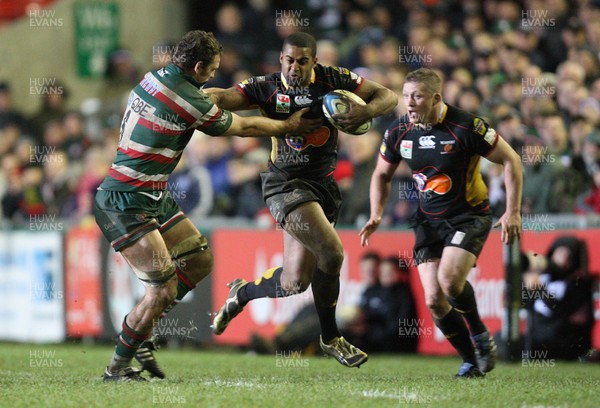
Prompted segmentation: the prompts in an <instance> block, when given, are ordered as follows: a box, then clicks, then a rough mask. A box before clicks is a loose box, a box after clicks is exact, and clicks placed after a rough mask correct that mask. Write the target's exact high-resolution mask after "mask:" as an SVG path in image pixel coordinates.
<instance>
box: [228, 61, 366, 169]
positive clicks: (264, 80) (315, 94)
mask: <svg viewBox="0 0 600 408" xmlns="http://www.w3.org/2000/svg"><path fill="white" fill-rule="evenodd" d="M362 83H363V78H362V77H360V76H358V75H357V74H355V73H354V72H351V71H350V70H349V69H347V68H341V67H325V66H323V65H320V64H317V65H316V66H315V68H314V70H313V73H312V77H311V81H310V84H309V85H308V86H306V87H293V86H289V85H290V84H288V83H287V81H286V80H285V77H284V76H283V75H282V73H281V72H275V73H272V74H269V75H266V76H255V77H252V78H249V79H246V80H244V81H242V82H240V83H239V84H237V86H236V87H237V89H238V90H239V91H240V92H241V93H242V94H243V95H244V96H245V97H246V99H247V100H248V102H249V103H250V104H251V105H257V106H258V107H259V108H260V110H261V111H262V113H263V115H265V116H267V117H269V118H272V119H280V120H284V119H286V118H288V117H289V116H291V115H292V114H293V113H294V112H297V111H298V110H300V109H302V108H305V107H309V108H310V111H309V112H308V113H307V114H305V116H306V117H307V118H323V119H324V120H323V126H321V127H320V128H319V129H317V130H315V131H314V132H312V133H310V134H308V135H295V134H283V135H272V138H271V144H272V147H271V159H270V162H271V163H270V165H271V166H275V167H276V168H277V169H279V170H281V171H284V172H286V173H287V174H288V175H289V177H291V178H295V177H300V178H308V179H320V178H322V177H326V176H328V175H330V174H332V173H333V170H334V169H335V166H336V163H337V139H338V134H337V129H336V128H335V127H333V126H332V125H331V124H330V123H329V121H327V119H325V115H324V114H323V108H322V103H323V96H324V95H325V94H326V93H328V92H330V91H333V90H334V89H345V90H348V91H352V92H355V91H356V90H357V89H358V88H359V87H360V86H361V85H362Z"/></svg>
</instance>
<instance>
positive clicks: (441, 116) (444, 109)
mask: <svg viewBox="0 0 600 408" xmlns="http://www.w3.org/2000/svg"><path fill="white" fill-rule="evenodd" d="M446 113H448V105H446V104H445V103H444V102H442V109H440V113H439V115H438V121H437V123H442V122H443V121H444V119H445V118H446Z"/></svg>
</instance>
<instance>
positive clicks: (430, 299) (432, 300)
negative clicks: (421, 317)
mask: <svg viewBox="0 0 600 408" xmlns="http://www.w3.org/2000/svg"><path fill="white" fill-rule="evenodd" d="M425 304H426V305H427V308H428V309H429V311H430V312H431V314H432V315H434V316H437V315H438V314H440V313H441V312H443V311H444V309H445V304H444V300H443V299H442V298H441V297H439V296H427V297H425Z"/></svg>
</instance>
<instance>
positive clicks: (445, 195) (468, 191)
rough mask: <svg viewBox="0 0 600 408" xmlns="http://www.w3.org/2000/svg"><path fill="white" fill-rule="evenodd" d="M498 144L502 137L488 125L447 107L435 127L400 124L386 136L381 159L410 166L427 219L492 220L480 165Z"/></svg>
mask: <svg viewBox="0 0 600 408" xmlns="http://www.w3.org/2000/svg"><path fill="white" fill-rule="evenodd" d="M497 142H498V135H497V134H496V131H495V130H494V129H492V128H491V127H490V126H489V125H488V124H487V123H485V122H484V121H483V119H481V118H478V117H476V116H473V115H471V114H469V113H467V112H463V111H461V110H459V109H457V108H455V107H453V106H449V105H444V106H443V108H442V110H441V112H440V117H439V120H438V122H437V123H436V124H434V125H433V126H429V127H425V126H419V125H418V124H415V123H412V122H411V121H410V119H409V117H408V115H405V116H403V117H402V118H400V120H399V121H398V122H397V123H396V124H395V125H393V126H392V127H391V128H390V129H388V130H387V131H386V132H385V134H384V138H383V142H382V144H381V148H380V154H381V157H382V158H383V159H384V160H386V161H387V162H389V163H394V164H397V163H399V162H400V161H401V160H405V161H406V162H407V164H408V166H409V167H410V169H411V170H412V177H413V180H414V181H415V184H416V186H417V189H418V191H419V193H420V196H421V197H422V199H421V200H419V204H420V211H421V212H422V213H423V214H424V215H425V216H426V217H429V218H439V217H440V216H444V217H451V216H453V215H457V214H465V213H471V212H472V213H479V214H488V213H489V201H488V194H487V187H486V185H485V183H484V182H483V178H482V176H481V173H480V171H479V161H480V157H481V156H483V157H485V156H487V155H488V154H489V153H490V152H491V151H492V150H493V148H494V147H495V146H496V143H497Z"/></svg>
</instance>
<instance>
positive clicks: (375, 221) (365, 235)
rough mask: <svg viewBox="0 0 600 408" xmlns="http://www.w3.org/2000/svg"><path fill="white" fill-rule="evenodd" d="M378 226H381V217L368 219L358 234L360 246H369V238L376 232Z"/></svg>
mask: <svg viewBox="0 0 600 408" xmlns="http://www.w3.org/2000/svg"><path fill="white" fill-rule="evenodd" d="M379 224H381V217H379V218H369V221H367V223H366V224H365V226H364V227H362V229H361V230H360V232H359V233H358V235H360V245H362V246H367V245H369V237H370V236H371V234H373V233H374V232H375V231H376V230H377V228H378V227H379Z"/></svg>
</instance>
